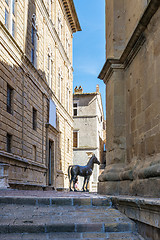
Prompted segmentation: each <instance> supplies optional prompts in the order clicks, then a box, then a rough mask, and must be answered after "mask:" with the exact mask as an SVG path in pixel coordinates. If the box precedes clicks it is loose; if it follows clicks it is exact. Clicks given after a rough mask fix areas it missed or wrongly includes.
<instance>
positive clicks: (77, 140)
mask: <svg viewBox="0 0 160 240" xmlns="http://www.w3.org/2000/svg"><path fill="white" fill-rule="evenodd" d="M75 133H76V135H77V136H76V144H75V136H74V134H75ZM73 148H79V130H73Z"/></svg>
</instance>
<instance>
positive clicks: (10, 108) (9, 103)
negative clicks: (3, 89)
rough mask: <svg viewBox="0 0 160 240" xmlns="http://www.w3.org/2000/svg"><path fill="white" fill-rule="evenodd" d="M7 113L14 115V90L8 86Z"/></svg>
mask: <svg viewBox="0 0 160 240" xmlns="http://www.w3.org/2000/svg"><path fill="white" fill-rule="evenodd" d="M7 112H8V113H10V114H13V88H12V87H11V86H10V85H9V84H7Z"/></svg>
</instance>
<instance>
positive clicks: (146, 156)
mask: <svg viewBox="0 0 160 240" xmlns="http://www.w3.org/2000/svg"><path fill="white" fill-rule="evenodd" d="M159 19H160V1H158V0H150V1H147V0H141V1H138V0H118V1H117V0H106V63H105V64H104V67H103V69H102V71H101V73H100V75H99V78H100V79H102V80H103V81H104V82H105V84H106V104H107V107H106V109H107V123H106V126H107V127H106V133H107V136H106V146H107V154H106V168H105V170H104V172H103V173H102V174H101V175H100V177H99V186H98V192H99V193H102V194H109V195H117V200H116V201H117V203H118V205H117V206H121V207H120V208H121V210H122V211H124V213H126V214H128V216H129V217H131V218H132V219H135V220H136V221H138V222H139V226H140V228H141V231H142V232H143V233H144V236H145V239H160V232H159V228H160V219H159V215H158V213H159V212H160V210H159V207H158V206H159V205H157V203H156V202H154V201H153V199H152V203H147V202H145V201H144V202H143V206H142V204H141V203H140V200H139V198H138V197H137V198H136V199H135V201H133V202H132V199H131V198H130V199H128V198H127V196H126V198H123V200H122V199H121V200H118V196H119V195H128V196H139V197H140V196H141V197H152V198H154V197H156V198H157V197H158V198H159V197H160V73H159V72H160V67H159V59H160V51H159V49H160V47H159V46H160V21H159ZM127 199H128V200H127ZM136 200H137V202H136Z"/></svg>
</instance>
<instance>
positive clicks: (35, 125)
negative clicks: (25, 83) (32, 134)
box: [32, 107, 37, 131]
mask: <svg viewBox="0 0 160 240" xmlns="http://www.w3.org/2000/svg"><path fill="white" fill-rule="evenodd" d="M32 128H33V130H35V131H37V110H36V109H35V108H34V107H33V109H32Z"/></svg>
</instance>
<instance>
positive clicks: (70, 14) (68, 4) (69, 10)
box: [61, 0, 82, 33]
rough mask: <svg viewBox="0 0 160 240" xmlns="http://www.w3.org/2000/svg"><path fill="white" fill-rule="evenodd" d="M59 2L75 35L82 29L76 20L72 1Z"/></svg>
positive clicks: (63, 0)
mask: <svg viewBox="0 0 160 240" xmlns="http://www.w3.org/2000/svg"><path fill="white" fill-rule="evenodd" d="M61 1H62V3H63V6H64V9H65V12H66V16H67V19H68V21H69V24H70V26H71V29H72V32H73V33H75V32H77V31H81V30H82V29H81V26H80V23H79V20H78V16H77V13H76V9H75V6H74V2H73V0H61Z"/></svg>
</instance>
